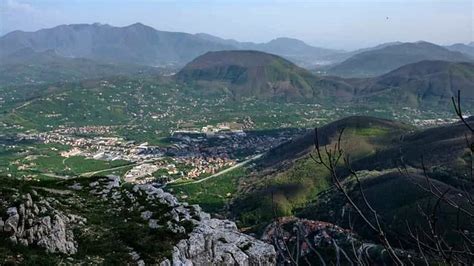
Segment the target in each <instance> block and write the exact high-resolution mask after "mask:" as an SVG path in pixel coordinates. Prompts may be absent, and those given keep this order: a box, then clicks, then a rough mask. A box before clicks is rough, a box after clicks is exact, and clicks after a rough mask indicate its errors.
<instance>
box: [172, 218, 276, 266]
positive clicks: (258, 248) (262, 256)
mask: <svg viewBox="0 0 474 266" xmlns="http://www.w3.org/2000/svg"><path fill="white" fill-rule="evenodd" d="M275 256H276V253H275V249H274V248H273V246H271V245H268V244H266V243H264V242H262V241H260V240H257V239H255V238H253V237H251V236H249V235H246V234H243V233H241V232H239V231H238V229H237V226H236V225H235V223H234V222H231V221H228V220H218V219H206V220H203V221H201V223H200V224H199V225H198V226H197V227H196V228H195V229H194V230H193V231H192V232H191V234H190V235H189V238H188V239H185V240H181V241H180V242H179V243H178V244H177V245H176V247H175V248H174V250H173V258H172V261H173V262H172V263H173V265H275V263H276V259H275Z"/></svg>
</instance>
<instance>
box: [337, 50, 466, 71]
mask: <svg viewBox="0 0 474 266" xmlns="http://www.w3.org/2000/svg"><path fill="white" fill-rule="evenodd" d="M423 60H443V61H452V62H468V61H471V60H472V58H470V57H469V56H468V55H466V54H463V53H461V52H459V51H451V50H448V49H446V48H444V47H441V46H438V45H435V44H432V43H428V42H416V43H400V44H393V45H388V46H384V47H382V48H380V49H374V50H369V51H365V52H361V53H358V54H355V55H354V56H352V57H350V58H348V59H347V60H345V61H343V62H341V63H339V64H336V65H335V66H334V67H332V68H330V69H329V73H330V74H332V75H337V76H344V77H374V76H378V75H382V74H385V73H388V72H390V71H392V70H394V69H397V68H399V67H401V66H403V65H407V64H412V63H416V62H420V61H423Z"/></svg>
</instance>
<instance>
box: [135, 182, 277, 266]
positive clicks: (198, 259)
mask: <svg viewBox="0 0 474 266" xmlns="http://www.w3.org/2000/svg"><path fill="white" fill-rule="evenodd" d="M133 191H135V192H138V191H143V192H145V193H146V194H147V198H148V199H150V198H152V199H154V200H158V201H159V202H160V203H162V204H166V205H168V206H170V207H172V209H171V211H170V212H169V213H170V214H171V219H170V221H168V223H167V224H166V226H167V228H168V229H169V230H171V231H172V232H175V233H184V232H185V228H183V227H182V226H180V225H179V224H180V223H182V222H184V221H188V222H191V223H192V224H193V225H194V228H193V230H192V231H191V232H190V233H189V235H188V238H187V239H183V240H181V241H180V242H179V243H178V244H177V245H176V246H175V247H174V248H173V255H172V258H171V260H169V259H168V260H165V261H163V262H162V265H176V266H178V265H274V264H275V263H276V253H275V249H274V248H273V246H272V245H269V244H267V243H264V242H262V241H260V240H257V239H255V238H254V237H252V236H249V235H246V234H244V233H241V232H240V231H239V230H238V228H237V226H236V225H235V223H234V222H232V221H228V220H219V219H211V217H210V215H209V214H208V213H206V212H203V211H202V210H201V208H200V207H199V206H198V205H188V204H187V203H180V202H178V200H177V199H176V198H175V197H174V196H173V195H171V194H170V193H168V192H164V191H163V190H162V189H160V188H156V187H154V186H152V185H149V184H148V185H136V186H134V187H133ZM140 216H141V218H142V219H144V220H148V221H149V226H150V227H151V228H155V227H156V226H158V225H157V223H156V222H155V221H154V220H153V219H151V217H153V213H152V212H150V211H143V212H142V213H141V215H140Z"/></svg>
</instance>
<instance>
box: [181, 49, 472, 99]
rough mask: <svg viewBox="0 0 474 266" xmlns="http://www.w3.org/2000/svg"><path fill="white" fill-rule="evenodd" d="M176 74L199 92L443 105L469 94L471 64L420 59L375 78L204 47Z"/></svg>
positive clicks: (276, 97)
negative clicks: (353, 76) (313, 71)
mask: <svg viewBox="0 0 474 266" xmlns="http://www.w3.org/2000/svg"><path fill="white" fill-rule="evenodd" d="M176 79H177V80H178V81H180V82H185V83H188V84H192V85H195V86H192V87H195V89H196V90H200V91H201V92H203V93H209V92H214V91H215V90H216V89H217V90H220V91H221V92H225V93H228V94H231V95H232V96H233V97H235V98H240V97H242V96H243V97H256V98H260V99H282V98H283V99H284V100H286V101H307V102H322V101H332V102H344V101H346V102H347V101H355V102H361V103H363V102H367V101H369V102H378V103H385V102H386V103H391V104H395V105H405V106H414V107H420V106H423V105H429V104H436V105H439V106H446V107H447V106H448V105H449V102H450V100H451V97H452V96H454V95H456V93H457V91H458V90H460V91H461V92H462V95H463V99H464V100H466V101H469V102H471V101H473V100H474V91H473V90H472V87H473V85H474V64H472V63H467V62H465V63H463V62H461V63H457V62H450V61H427V60H425V61H421V62H417V63H412V64H408V65H404V66H402V67H399V68H398V69H395V70H393V71H391V72H389V73H387V74H385V75H381V76H379V77H375V78H359V79H342V78H338V77H331V76H317V75H313V74H311V73H310V72H308V71H306V70H305V69H303V68H300V67H298V66H296V65H295V64H293V63H291V62H289V61H288V60H285V59H283V58H281V57H279V56H276V55H271V54H267V53H263V52H256V51H219V52H209V53H206V54H204V55H202V56H200V57H198V58H196V59H195V60H193V61H192V62H191V63H189V64H187V65H186V66H185V67H184V68H183V69H182V70H181V71H180V72H178V74H177V75H176Z"/></svg>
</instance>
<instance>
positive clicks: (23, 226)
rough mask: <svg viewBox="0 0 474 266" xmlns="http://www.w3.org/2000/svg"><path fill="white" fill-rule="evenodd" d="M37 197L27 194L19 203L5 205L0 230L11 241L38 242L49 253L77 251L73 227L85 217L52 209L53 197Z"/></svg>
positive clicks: (72, 252) (79, 223)
mask: <svg viewBox="0 0 474 266" xmlns="http://www.w3.org/2000/svg"><path fill="white" fill-rule="evenodd" d="M36 197H37V198H38V201H37V202H34V201H33V199H32V197H31V195H30V194H29V193H27V194H25V195H24V196H22V200H23V202H22V203H20V204H19V205H18V206H12V207H10V208H8V209H7V213H6V214H7V218H6V220H5V222H3V221H2V222H0V231H3V232H4V233H5V234H7V235H8V236H9V240H10V241H12V242H13V243H18V244H21V245H24V246H29V245H37V246H39V247H42V248H44V249H46V251H47V252H50V253H64V254H74V253H76V252H77V243H76V241H74V234H73V232H72V229H73V228H74V227H75V226H78V225H83V224H84V223H85V222H86V220H85V219H84V218H82V217H80V216H77V215H72V214H69V215H66V214H64V213H63V212H61V211H58V210H56V209H55V208H53V207H52V204H54V203H55V199H54V198H42V197H40V196H36ZM0 220H1V219H0Z"/></svg>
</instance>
